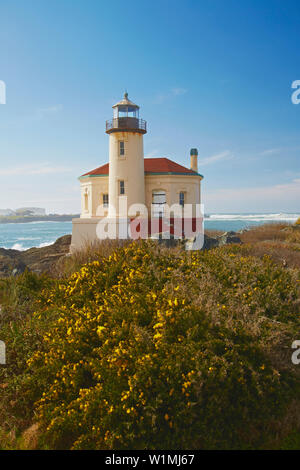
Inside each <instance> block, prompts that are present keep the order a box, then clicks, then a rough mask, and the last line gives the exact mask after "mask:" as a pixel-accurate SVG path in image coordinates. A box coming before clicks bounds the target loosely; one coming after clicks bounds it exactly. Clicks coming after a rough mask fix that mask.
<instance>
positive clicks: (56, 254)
mask: <svg viewBox="0 0 300 470" xmlns="http://www.w3.org/2000/svg"><path fill="white" fill-rule="evenodd" d="M70 244H71V235H65V236H63V237H60V238H59V239H58V240H56V242H55V243H53V245H49V246H45V247H42V248H30V249H29V250H26V251H18V250H6V249H4V248H0V277H8V276H17V275H18V274H21V273H23V272H24V271H25V270H26V269H28V270H29V271H33V272H35V273H38V274H40V273H45V272H49V271H50V270H51V268H52V266H53V265H54V264H55V263H56V262H57V261H58V260H59V259H60V258H62V257H63V256H65V255H66V254H68V253H69V250H70Z"/></svg>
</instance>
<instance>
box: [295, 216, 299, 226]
mask: <svg viewBox="0 0 300 470" xmlns="http://www.w3.org/2000/svg"><path fill="white" fill-rule="evenodd" d="M295 225H300V217H299V219H298V220H297V221H296V222H295Z"/></svg>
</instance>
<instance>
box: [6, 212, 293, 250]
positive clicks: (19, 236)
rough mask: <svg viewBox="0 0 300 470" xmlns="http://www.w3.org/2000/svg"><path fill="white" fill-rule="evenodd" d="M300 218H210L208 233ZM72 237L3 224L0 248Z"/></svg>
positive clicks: (56, 227)
mask: <svg viewBox="0 0 300 470" xmlns="http://www.w3.org/2000/svg"><path fill="white" fill-rule="evenodd" d="M299 217H300V214H288V213H284V214H282V213H281V214H280V213H278V214H210V215H209V216H206V217H205V219H204V228H205V229H206V230H221V231H223V232H228V231H231V230H232V231H234V232H236V231H238V230H241V229H245V228H250V227H253V226H257V225H261V224H264V223H270V222H277V223H279V222H282V223H294V222H295V221H296V220H297V219H298V218H299ZM70 233H72V222H29V223H17V224H16V223H12V224H0V247H2V248H13V249H15V250H27V249H28V248H32V247H43V246H47V245H51V244H52V243H54V242H55V241H56V240H57V239H58V238H59V237H61V236H63V235H67V234H70Z"/></svg>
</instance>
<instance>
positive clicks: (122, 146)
mask: <svg viewBox="0 0 300 470" xmlns="http://www.w3.org/2000/svg"><path fill="white" fill-rule="evenodd" d="M119 155H120V157H124V155H125V143H124V141H123V140H120V142H119Z"/></svg>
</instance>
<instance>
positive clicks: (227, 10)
mask: <svg viewBox="0 0 300 470" xmlns="http://www.w3.org/2000/svg"><path fill="white" fill-rule="evenodd" d="M0 21H1V27H0V45H1V47H0V51H1V52H0V80H3V81H5V83H6V87H7V103H6V105H0V162H1V165H0V185H1V192H0V208H7V207H10V208H17V207H20V206H32V205H34V206H41V207H46V208H47V211H49V212H54V211H55V212H59V213H63V212H78V211H79V208H80V194H79V183H78V181H77V177H78V176H79V175H80V174H83V173H85V172H86V171H88V170H91V169H93V168H95V167H97V166H100V165H101V164H103V163H105V162H107V161H108V136H107V135H106V134H105V131H104V128H105V120H106V119H109V118H110V117H111V115H112V109H111V106H112V105H113V104H114V103H115V102H116V101H118V100H119V99H120V97H121V96H122V95H123V92H124V89H127V90H128V92H129V98H131V99H132V100H133V101H135V102H136V103H138V104H139V105H140V106H141V117H143V118H144V119H146V120H147V122H148V134H147V135H146V136H145V139H144V143H145V156H146V157H147V156H155V157H156V156H158V157H159V156H161V157H169V158H171V159H173V160H175V161H177V162H179V163H181V164H184V165H186V166H189V150H190V148H192V147H197V148H198V149H199V171H200V173H202V174H204V176H205V179H204V182H203V186H202V191H203V202H204V203H205V211H206V212H225V213H226V212H241V211H242V212H283V211H289V212H299V210H300V206H299V201H300V132H299V131H300V105H294V104H292V102H291V94H292V89H291V85H292V82H293V81H294V80H297V79H298V80H300V47H299V31H300V5H299V2H298V1H289V0H284V1H283V0H281V1H278V0H268V1H266V0H251V1H250V0H247V1H246V0H245V1H242V2H241V1H238V0H226V1H225V0H224V1H223V0H203V1H201V0H185V1H177V0H173V1H166V0H152V1H151V2H149V1H145V0H139V1H130V0H129V1H127V2H124V1H119V0H114V2H107V1H102V0H51V1H50V0H1V2H0Z"/></svg>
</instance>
